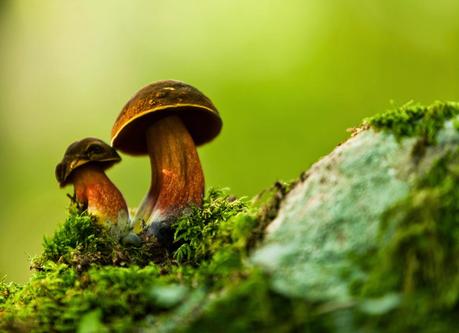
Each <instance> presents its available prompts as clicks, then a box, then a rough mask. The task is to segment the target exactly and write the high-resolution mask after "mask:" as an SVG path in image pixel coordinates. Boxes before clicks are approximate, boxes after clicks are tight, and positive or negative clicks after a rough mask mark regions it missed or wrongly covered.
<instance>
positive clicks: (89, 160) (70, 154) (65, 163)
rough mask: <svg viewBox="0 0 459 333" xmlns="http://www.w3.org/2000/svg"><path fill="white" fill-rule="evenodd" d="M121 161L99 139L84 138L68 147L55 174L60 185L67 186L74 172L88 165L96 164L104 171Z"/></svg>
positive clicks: (110, 148)
mask: <svg viewBox="0 0 459 333" xmlns="http://www.w3.org/2000/svg"><path fill="white" fill-rule="evenodd" d="M120 161H121V157H120V155H118V153H117V152H116V150H115V149H114V148H113V147H111V146H109V145H108V144H106V143H105V142H104V141H102V140H100V139H97V138H84V139H82V140H80V141H76V142H74V143H72V144H71V145H70V146H68V148H67V150H66V151H65V153H64V158H63V159H62V161H61V162H60V163H59V164H58V165H57V166H56V170H55V174H56V179H57V181H58V182H59V184H60V185H61V186H62V187H63V186H65V185H67V181H68V180H69V177H70V176H71V174H72V173H73V171H74V170H76V169H78V168H80V167H81V166H83V165H86V164H96V165H98V166H99V167H100V168H102V170H106V169H108V168H110V167H111V166H112V165H113V164H116V163H118V162H120Z"/></svg>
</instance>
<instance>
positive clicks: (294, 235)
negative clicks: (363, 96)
mask: <svg viewBox="0 0 459 333" xmlns="http://www.w3.org/2000/svg"><path fill="white" fill-rule="evenodd" d="M457 113H458V105H457V104H453V103H449V104H443V103H437V104H434V105H433V106H431V107H429V108H422V107H418V106H416V107H407V108H404V109H402V110H397V111H394V112H392V113H386V114H383V115H380V116H377V117H375V118H372V119H369V120H368V121H367V122H366V124H365V125H364V126H363V127H362V128H360V129H359V130H357V131H356V133H355V135H354V136H353V137H352V138H350V139H349V140H348V141H346V142H345V143H343V144H342V145H340V146H338V147H337V148H336V149H335V150H334V151H333V152H332V153H331V154H329V155H328V156H326V157H324V158H323V159H321V160H320V161H319V162H317V163H316V164H315V165H313V166H312V167H311V168H310V170H309V171H308V172H307V173H305V174H304V175H303V177H302V180H301V181H300V182H299V183H297V185H296V186H295V187H294V188H293V189H292V190H291V192H290V193H289V194H288V195H287V197H286V198H285V200H284V201H283V203H282V205H281V207H280V209H279V212H278V215H277V217H276V219H275V220H274V221H273V222H272V223H271V224H270V225H269V226H268V228H267V236H266V237H265V241H264V244H263V245H262V246H261V247H260V248H259V249H258V250H257V251H256V252H255V253H254V255H253V257H252V260H253V262H255V263H256V264H257V265H260V266H261V267H263V269H264V270H265V271H266V272H268V273H269V274H270V275H271V279H272V280H271V284H272V287H273V289H274V290H276V291H277V292H279V293H281V294H283V295H285V296H288V297H301V298H303V299H305V300H309V301H311V300H314V301H318V302H331V303H333V304H334V305H333V306H334V307H338V308H340V307H345V308H346V307H348V306H349V305H350V304H353V305H355V304H359V307H360V310H362V312H366V313H367V314H369V313H370V312H376V313H378V314H381V313H387V312H390V311H394V309H396V308H400V309H401V311H403V312H407V310H408V307H406V306H405V307H404V306H402V305H401V304H402V299H403V298H404V299H405V300H406V299H407V298H408V297H405V296H406V295H411V296H413V295H416V296H414V297H417V298H418V299H417V303H418V304H417V306H418V309H419V308H423V311H421V312H422V315H427V316H429V315H430V316H433V317H436V316H441V317H442V318H443V315H444V314H445V313H447V312H449V311H451V317H448V316H446V318H448V319H449V320H452V319H453V318H454V317H453V316H454V315H453V314H452V313H454V311H456V310H457V309H458V304H457V301H458V298H459V285H458V284H459V278H458V275H459V266H458V264H457V261H458V260H457V255H459V252H458V250H459V245H451V244H457V243H458V241H459V231H458V230H459V201H456V198H458V196H459V195H458V194H459V178H458V174H457V172H458V171H459V169H458V167H459V164H458V156H459V153H458V152H459V131H458V130H457V128H456V126H455V124H456V122H457V120H458V118H457V116H456V115H457ZM458 199H459V198H458ZM442 204H443V205H445V206H442ZM448 244H449V245H448ZM405 255H406V257H405ZM445 257H448V258H449V260H450V262H448V261H447V260H445ZM399 260H400V261H399ZM384 265H387V267H385V271H384V274H385V275H383V274H382V273H381V272H379V273H375V272H378V271H380V270H381V269H382V268H381V267H382V266H384ZM450 265H452V266H454V268H452V269H451V267H450ZM430 266H432V267H430ZM421 272H422V273H421ZM439 272H441V274H440V273H439ZM418 273H419V274H418ZM442 274H443V275H444V276H442ZM375 276H378V277H377V278H375ZM391 280H394V281H391ZM401 280H403V281H401ZM446 280H447V281H448V287H446V288H445V286H444V285H443V286H442V284H445V283H446ZM388 281H389V282H388ZM427 281H429V283H430V285H427V286H426V285H425V284H426V282H427ZM440 281H441V282H440ZM368 284H372V286H371V287H369V286H368ZM387 285H390V286H387ZM383 286H385V287H383ZM375 288H376V291H377V292H375V290H373V292H372V294H371V295H368V293H367V291H368V290H369V289H375ZM441 293H443V296H442V297H443V301H444V302H443V303H442V306H440V307H439V308H436V310H435V311H434V310H433V308H434V306H433V304H434V303H436V301H435V299H436V298H437V297H440V294H441ZM367 296H372V297H379V298H378V300H377V302H376V303H375V302H374V300H371V301H370V303H368V302H369V300H368V299H365V297H367ZM426 297H427V299H426ZM429 298H430V299H429ZM371 302H373V303H371ZM368 304H373V305H374V306H375V308H371V309H369V308H368V306H367V305H368ZM353 307H354V308H355V306H353ZM365 309H366V311H365ZM410 309H411V310H412V311H413V313H410V314H409V316H410V319H409V320H406V321H405V323H410V325H411V324H412V326H410V325H408V324H407V325H406V326H403V325H400V323H395V324H394V326H393V327H398V329H401V328H400V327H404V328H405V329H407V328H409V327H412V328H419V326H422V325H423V324H422V322H423V320H421V319H423V317H422V316H421V312H416V311H417V310H418V309H417V310H415V307H413V308H410ZM427 309H430V310H431V311H430V310H427ZM437 310H438V311H439V312H436V311H437ZM429 311H430V312H429ZM358 312H359V311H358ZM358 312H357V313H358ZM408 313H409V311H408ZM456 315H457V312H456ZM448 319H445V320H446V321H447V320H448ZM413 320H414V322H412V321H413ZM416 321H417V322H416ZM433 322H436V324H438V322H437V321H435V320H433V319H431V320H430V322H429V325H424V328H426V329H427V332H429V330H430V329H432V330H434V329H436V327H439V326H435V325H436V324H434V325H433V326H431V325H432V323H433ZM443 323H444V322H443ZM395 331H397V330H395Z"/></svg>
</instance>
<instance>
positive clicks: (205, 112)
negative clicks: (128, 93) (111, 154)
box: [112, 80, 222, 236]
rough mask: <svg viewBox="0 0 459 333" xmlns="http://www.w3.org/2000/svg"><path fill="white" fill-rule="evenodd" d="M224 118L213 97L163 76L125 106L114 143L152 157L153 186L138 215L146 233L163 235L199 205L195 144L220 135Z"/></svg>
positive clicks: (129, 151)
mask: <svg viewBox="0 0 459 333" xmlns="http://www.w3.org/2000/svg"><path fill="white" fill-rule="evenodd" d="M221 127H222V121H221V119H220V116H219V114H218V111H217V109H216V108H215V106H214V105H213V104H212V102H211V101H210V100H209V99H208V98H207V97H206V96H204V95H203V94H202V93H201V92H200V91H199V90H197V89H196V88H194V87H192V86H190V85H188V84H186V83H183V82H180V81H172V80H167V81H158V82H155V83H152V84H150V85H148V86H146V87H144V88H143V89H141V90H140V91H139V92H137V94H135V95H134V96H133V97H132V98H131V99H130V100H129V102H128V103H127V104H126V105H125V106H124V108H123V109H122V110H121V113H120V114H119V116H118V118H117V119H116V121H115V124H114V125H113V129H112V146H113V147H115V148H116V149H118V150H120V151H123V152H125V153H127V154H131V155H146V154H148V155H149V157H150V164H151V184H150V189H149V191H148V193H147V195H146V196H145V198H144V200H143V202H142V203H141V205H140V207H139V209H138V210H137V213H136V215H135V217H134V224H137V223H138V222H139V221H143V222H145V223H146V224H147V226H149V228H148V230H147V233H149V234H151V233H153V234H155V235H156V236H158V232H159V231H158V228H161V225H168V224H170V222H171V221H173V220H174V219H175V218H176V217H177V216H179V215H180V214H181V213H182V212H183V210H184V209H185V208H186V207H188V206H190V205H197V206H200V205H201V204H202V198H203V194H204V174H203V172H202V168H201V163H200V161H199V156H198V154H197V151H196V146H200V145H202V144H204V143H207V142H209V141H211V140H212V139H213V138H214V137H216V136H217V135H218V133H219V132H220V130H221Z"/></svg>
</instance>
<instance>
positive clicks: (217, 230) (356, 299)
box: [0, 104, 459, 333]
mask: <svg viewBox="0 0 459 333" xmlns="http://www.w3.org/2000/svg"><path fill="white" fill-rule="evenodd" d="M451 108H453V109H454V110H453V109H451ZM457 109H458V107H457V105H452V104H436V105H434V106H433V107H430V108H420V107H417V106H415V107H413V108H410V107H404V108H402V109H401V110H399V111H398V113H397V112H395V111H393V112H391V113H389V114H385V115H384V114H383V115H380V116H378V117H376V118H373V120H369V121H368V122H367V124H370V125H367V126H375V127H374V128H377V129H383V130H387V131H393V133H394V135H396V136H397V137H399V138H400V139H403V136H418V137H419V138H427V139H426V142H427V143H428V144H429V145H434V144H435V135H434V134H433V133H437V132H438V131H439V130H440V129H441V126H440V120H439V119H441V121H442V122H443V123H444V121H445V120H446V119H450V118H451V117H453V116H454V115H455V114H458V113H457ZM434 110H437V111H434ZM426 117H427V118H426ZM388 119H390V120H388ZM288 188H289V187H288V186H285V185H283V184H281V183H279V184H277V186H275V187H274V188H273V189H272V190H271V191H268V192H267V193H265V195H264V196H262V197H261V198H258V200H257V202H256V203H254V202H253V201H249V200H247V199H244V198H242V199H240V198H239V199H238V198H235V197H232V196H229V195H228V194H226V193H225V192H222V191H215V190H213V191H210V192H209V193H208V195H207V196H206V199H205V201H204V205H203V207H202V209H197V208H195V209H193V210H192V211H191V212H190V213H189V214H187V215H186V216H183V217H182V218H180V219H179V221H177V223H176V225H175V226H174V230H175V241H176V243H175V248H174V250H173V251H171V252H168V251H166V250H163V249H162V248H161V247H158V245H157V244H156V243H155V242H151V243H150V242H149V243H145V244H143V245H141V246H138V247H136V246H132V245H131V246H127V245H122V244H119V243H118V242H116V241H115V240H113V239H111V238H110V237H109V236H108V235H106V234H105V233H104V232H103V231H102V230H100V228H99V227H98V226H97V225H96V224H95V223H94V221H93V219H92V217H91V216H89V215H87V214H85V213H81V212H78V211H76V210H71V212H70V215H69V217H68V219H67V221H66V222H65V223H64V225H63V226H62V227H61V228H60V229H59V230H58V231H57V232H56V233H55V235H54V236H53V237H51V238H49V239H47V240H45V242H44V251H43V253H42V255H41V256H40V257H38V258H36V259H35V260H34V261H33V268H34V269H35V272H34V275H33V276H32V278H31V280H30V281H29V282H28V283H27V284H25V285H22V286H21V285H17V284H15V283H6V282H2V283H0V331H11V332H31V331H32V332H55V331H59V332H73V331H79V332H112V331H114V332H125V331H138V330H145V331H151V332H216V331H221V332H296V331H302V332H429V333H430V332H452V331H454V330H455V329H456V325H457V314H458V313H459V274H458V272H459V265H458V261H457V258H458V257H459V228H458V224H459V219H458V217H457V216H459V151H456V150H455V151H451V152H450V153H449V154H447V155H446V156H443V157H442V158H440V159H439V160H438V161H437V162H436V163H435V164H434V165H433V166H432V168H431V170H430V171H429V172H428V173H427V174H425V175H424V176H422V177H420V178H419V179H418V180H417V181H416V182H415V184H413V185H412V187H411V190H410V193H409V194H408V195H407V196H406V197H405V198H404V199H402V200H401V201H400V202H398V203H397V204H395V205H394V206H392V207H389V208H388V209H387V211H386V212H385V213H384V214H383V218H382V220H381V222H380V225H379V230H378V237H377V238H376V242H375V243H374V244H373V246H371V247H370V248H369V249H368V250H366V251H364V252H365V253H362V251H359V249H355V252H354V253H352V255H351V258H350V261H349V262H351V263H352V264H351V265H349V267H347V268H346V269H347V272H348V274H349V275H350V276H353V274H352V271H353V270H356V271H357V270H358V272H359V274H358V278H356V279H355V280H354V281H353V283H352V284H351V286H350V294H351V295H352V297H351V299H350V300H347V301H346V302H344V303H343V302H340V301H336V302H335V301H333V300H332V301H330V300H328V301H318V300H317V299H315V300H312V299H307V298H306V299H305V298H304V297H303V298H302V297H294V296H292V295H289V296H287V295H284V294H281V293H279V292H277V291H276V290H275V289H274V288H273V286H272V283H271V279H270V275H269V274H268V273H266V272H265V271H263V270H262V269H261V268H260V267H258V266H257V265H256V264H255V263H254V262H253V260H251V252H252V249H254V248H256V247H257V245H258V244H259V243H260V242H261V241H262V240H263V234H264V232H263V231H264V228H265V226H266V224H267V223H268V222H269V221H270V220H271V219H272V218H273V217H274V216H275V215H276V211H277V209H278V208H279V203H280V202H281V201H282V199H283V198H284V196H285V194H286V193H287V192H288ZM298 260H301V258H298ZM341 273H342V272H341Z"/></svg>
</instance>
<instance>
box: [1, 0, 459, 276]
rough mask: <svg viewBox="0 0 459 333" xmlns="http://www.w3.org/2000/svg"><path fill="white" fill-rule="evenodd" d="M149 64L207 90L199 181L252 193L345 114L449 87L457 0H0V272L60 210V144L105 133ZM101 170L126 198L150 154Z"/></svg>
mask: <svg viewBox="0 0 459 333" xmlns="http://www.w3.org/2000/svg"><path fill="white" fill-rule="evenodd" d="M159 79H178V80H183V81H185V82H188V83H190V84H192V85H194V86H196V87H197V88H199V89H200V90H202V91H203V92H204V93H205V94H207V95H208V96H209V97H210V98H211V99H212V100H213V101H214V103H215V105H216V106H217V107H218V108H219V110H220V112H221V115H222V117H223V121H224V128H223V131H222V133H221V135H220V136H219V137H218V138H217V139H216V140H215V141H213V142H211V143H210V144H208V145H207V146H204V147H202V148H200V149H199V154H200V157H201V160H202V164H203V167H204V172H205V175H206V181H207V185H208V186H220V187H221V186H224V187H230V188H231V189H232V190H233V192H234V193H236V194H238V195H249V196H251V195H253V194H255V193H257V192H259V191H260V190H262V189H263V188H265V187H268V186H269V185H271V184H272V183H273V182H274V181H275V180H277V179H285V180H288V179H291V178H294V177H296V176H297V175H298V174H299V173H300V172H301V171H302V170H304V169H306V168H308V166H310V164H311V163H313V162H314V161H316V160H317V159H318V158H320V156H323V155H324V154H327V153H328V152H329V151H331V150H332V149H333V147H334V146H335V145H336V144H338V143H339V142H341V141H342V140H344V139H345V138H346V137H347V136H348V134H347V133H346V128H349V127H352V126H354V125H356V124H358V123H359V122H360V120H361V119H362V118H363V117H365V116H369V115H371V114H374V113H376V112H380V111H382V110H385V109H387V108H390V107H391V105H393V104H395V105H400V104H404V103H405V102H407V101H409V100H415V101H420V102H422V103H431V102H432V101H434V100H459V2H458V1H456V0H436V1H433V0H432V1H422V0H403V1H401V0H381V1H365V0H354V1H352V0H351V1H330V0H328V1H327V0H277V1H263V0H231V1H229V0H228V1H226V0H220V1H211V0H193V1H185V0H156V1H155V0H136V1H124V0H105V1H92V0H79V1H63V0H46V1H45V0H40V1H38V0H28V1H26V0H11V1H6V0H1V1H0V177H1V178H0V182H1V183H0V186H1V191H0V205H1V206H0V208H1V210H0V275H1V276H3V277H4V276H6V277H5V279H6V280H14V281H18V282H22V281H25V280H26V279H27V277H28V274H29V273H28V259H29V258H30V257H31V256H33V255H36V254H38V253H39V251H40V247H41V241H42V238H43V235H45V234H48V235H49V234H51V233H52V232H53V230H54V229H55V228H56V226H57V224H59V223H62V222H63V220H64V218H65V215H66V207H67V205H68V199H67V198H66V195H65V193H66V192H69V193H70V192H72V189H71V188H67V189H66V190H60V189H59V188H58V186H57V182H56V180H55V178H54V167H55V165H56V163H57V162H58V161H59V160H60V159H61V158H62V156H63V152H64V150H65V149H66V147H67V145H68V144H69V143H71V142H73V141H75V140H78V139H81V138H83V137H86V136H96V137H100V138H101V139H104V140H106V141H108V140H109V134H110V129H111V126H112V124H113V121H114V120H115V118H116V116H117V114H118V112H119V111H120V109H121V107H122V106H123V105H124V103H125V102H126V101H127V100H128V99H129V98H130V97H131V96H132V95H133V94H134V93H135V92H136V91H137V90H138V89H139V88H141V87H143V86H144V85H146V84H148V83H150V82H152V81H155V80H159ZM123 157H124V161H123V162H122V163H121V164H120V165H118V166H116V167H115V168H113V170H110V171H109V176H110V177H111V178H112V179H113V180H114V182H115V183H116V184H117V185H118V186H119V187H120V189H121V190H122V192H123V193H124V194H125V197H126V198H127V200H128V203H129V205H130V206H131V207H134V206H136V205H137V204H138V203H139V201H140V200H141V199H142V197H143V195H144V193H145V192H146V190H147V188H148V184H149V177H150V175H149V173H150V170H149V163H148V160H147V158H132V157H129V156H123Z"/></svg>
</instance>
